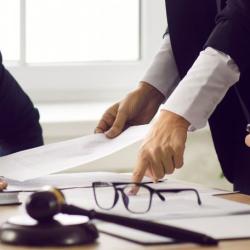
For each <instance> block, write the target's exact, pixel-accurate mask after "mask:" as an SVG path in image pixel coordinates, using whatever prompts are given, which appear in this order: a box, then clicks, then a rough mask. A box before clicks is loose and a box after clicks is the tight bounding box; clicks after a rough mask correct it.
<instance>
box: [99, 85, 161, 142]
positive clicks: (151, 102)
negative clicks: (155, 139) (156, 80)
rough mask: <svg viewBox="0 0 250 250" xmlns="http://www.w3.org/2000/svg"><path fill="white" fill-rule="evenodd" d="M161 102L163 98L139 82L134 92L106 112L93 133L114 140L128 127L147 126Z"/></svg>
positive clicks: (154, 89) (153, 89) (152, 88)
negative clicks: (103, 134) (101, 134)
mask: <svg viewBox="0 0 250 250" xmlns="http://www.w3.org/2000/svg"><path fill="white" fill-rule="evenodd" d="M163 100H164V96H163V95H162V94H161V93H160V92H159V91H158V90H157V89H156V88H154V87H153V86H151V85H149V84H147V83H145V82H141V84H140V85H139V87H138V88H137V89H136V90H134V91H132V92H130V93H129V94H128V95H127V96H126V97H125V98H124V99H123V100H122V101H120V102H118V103H116V104H114V105H112V106H111V107H110V108H108V109H107V110H106V112H105V113H104V114H103V116H102V118H101V120H100V121H99V123H98V125H97V127H96V129H95V132H96V133H105V135H106V136H107V137H108V138H114V137H116V136H118V135H119V134H120V133H121V132H122V131H123V130H124V129H125V128H127V127H129V126H132V125H141V124H147V123H149V122H150V121H151V120H152V118H153V117H154V115H155V114H156V112H157V110H158V108H159V106H160V104H161V103H162V102H163Z"/></svg>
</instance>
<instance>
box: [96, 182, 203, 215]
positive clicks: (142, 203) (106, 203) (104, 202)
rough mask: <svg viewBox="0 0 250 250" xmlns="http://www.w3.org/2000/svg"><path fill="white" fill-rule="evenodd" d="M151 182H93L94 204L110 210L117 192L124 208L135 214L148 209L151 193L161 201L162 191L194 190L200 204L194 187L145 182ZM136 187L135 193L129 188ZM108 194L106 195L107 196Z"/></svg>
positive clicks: (113, 205)
mask: <svg viewBox="0 0 250 250" xmlns="http://www.w3.org/2000/svg"><path fill="white" fill-rule="evenodd" d="M149 183H152V182H148V183H131V182H112V183H109V182H93V183H92V188H93V192H94V197H95V202H96V205H97V206H98V207H99V208H101V209H105V210H110V209H112V208H113V207H115V205H116V204H117V202H118V200H119V194H121V197H122V200H123V203H124V206H125V208H126V209H127V210H128V211H129V212H131V213H136V214H143V213H146V212H148V211H149V210H150V208H151V205H152V197H153V195H154V194H155V195H157V196H158V197H159V198H160V200H161V201H165V200H166V198H165V197H164V196H163V195H162V193H180V192H194V194H195V195H196V197H197V203H198V205H201V198H200V195H199V193H198V192H197V190H196V189H193V188H181V189H180V188H178V189H177V188H176V189H154V188H152V187H150V186H148V185H147V184H149ZM134 188H138V189H139V191H138V193H137V194H136V195H134V194H132V192H131V190H132V189H134ZM107 194H108V197H107Z"/></svg>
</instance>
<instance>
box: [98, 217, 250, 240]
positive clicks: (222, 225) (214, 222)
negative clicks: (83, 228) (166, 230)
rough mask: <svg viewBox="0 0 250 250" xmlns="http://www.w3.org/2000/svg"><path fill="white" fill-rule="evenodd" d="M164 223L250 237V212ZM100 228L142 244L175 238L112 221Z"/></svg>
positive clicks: (231, 236)
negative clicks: (116, 223)
mask: <svg viewBox="0 0 250 250" xmlns="http://www.w3.org/2000/svg"><path fill="white" fill-rule="evenodd" d="M160 223H162V224H167V225H172V226H175V227H179V228H184V229H188V230H191V231H194V232H199V233H203V234H206V235H209V236H211V237H213V238H215V239H217V240H229V239H244V238H250V214H246V215H232V216H221V217H205V218H204V217H203V218H191V219H190V218H187V219H181V220H167V221H160ZM97 227H98V229H99V230H102V231H104V232H106V233H109V234H111V235H116V236H118V237H123V238H126V239H129V240H132V241H135V242H138V243H141V244H169V243H173V241H174V240H173V239H171V238H166V237H161V236H158V235H154V234H150V233H144V232H142V231H138V230H134V229H129V228H125V227H122V226H119V225H113V224H110V223H99V224H97Z"/></svg>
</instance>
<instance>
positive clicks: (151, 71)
mask: <svg viewBox="0 0 250 250" xmlns="http://www.w3.org/2000/svg"><path fill="white" fill-rule="evenodd" d="M141 81H143V82H147V83H149V84H150V85H152V86H153V87H155V88H156V89H158V90H159V91H160V92H161V93H162V94H163V95H164V96H165V97H166V98H168V97H169V96H170V95H171V93H172V92H173V90H174V88H175V87H176V86H177V84H178V83H179V81H180V77H179V72H178V70H177V66H176V62H175V59H174V55H173V51H172V46H171V42H170V38H169V35H168V34H167V35H166V36H165V37H164V40H163V44H162V46H161V48H160V50H159V52H158V53H157V54H156V56H155V58H154V60H153V62H152V64H151V65H150V66H149V68H148V69H147V71H146V72H145V74H144V76H143V77H142V79H141Z"/></svg>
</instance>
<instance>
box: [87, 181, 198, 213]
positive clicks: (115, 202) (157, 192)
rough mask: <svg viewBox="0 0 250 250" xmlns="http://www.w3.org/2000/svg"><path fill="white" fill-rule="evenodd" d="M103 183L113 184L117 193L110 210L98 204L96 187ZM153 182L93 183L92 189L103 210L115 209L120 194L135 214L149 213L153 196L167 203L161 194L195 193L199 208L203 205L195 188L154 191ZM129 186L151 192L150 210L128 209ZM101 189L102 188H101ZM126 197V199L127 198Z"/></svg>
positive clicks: (125, 204) (126, 205)
mask: <svg viewBox="0 0 250 250" xmlns="http://www.w3.org/2000/svg"><path fill="white" fill-rule="evenodd" d="M101 183H105V184H111V187H113V188H114V191H115V198H114V203H113V205H112V206H111V207H110V208H103V207H101V206H100V205H99V203H98V199H97V197H96V196H97V195H96V190H95V188H96V187H95V186H97V185H98V184H99V185H100V184H101ZM152 183H153V182H143V183H140V182H102V181H100V182H93V183H92V188H93V193H94V198H95V203H96V205H97V206H98V207H99V208H101V209H103V210H111V209H113V208H114V207H115V205H116V204H117V202H118V200H119V197H120V195H119V192H120V193H121V196H122V200H123V204H124V206H125V208H126V209H127V210H128V211H129V212H131V213H133V214H144V213H147V212H148V211H149V210H150V208H151V206H152V200H153V195H154V194H156V195H157V196H158V197H159V198H160V200H161V201H166V198H165V197H164V196H163V195H162V194H161V193H179V192H185V191H192V192H194V193H195V195H196V197H197V203H198V205H199V206H201V205H202V201H201V198H200V195H199V192H198V191H197V190H196V189H194V188H169V189H154V188H152V187H150V186H148V185H147V184H152ZM119 185H125V187H123V188H118V187H117V186H119ZM128 185H135V186H138V187H144V188H146V189H148V190H149V192H150V195H149V205H148V208H147V210H146V211H145V212H135V211H132V210H131V209H129V207H128V202H127V201H126V200H125V199H129V197H128V195H127V194H126V193H125V192H124V189H125V188H127V186H128ZM99 187H100V188H101V186H99ZM125 197H126V198H125Z"/></svg>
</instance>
